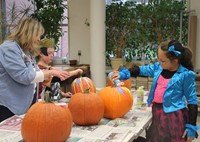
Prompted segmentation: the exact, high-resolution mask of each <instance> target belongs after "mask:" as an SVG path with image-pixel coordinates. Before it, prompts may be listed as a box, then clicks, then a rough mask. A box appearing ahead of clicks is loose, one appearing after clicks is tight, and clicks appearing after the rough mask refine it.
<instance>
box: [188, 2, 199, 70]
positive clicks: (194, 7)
mask: <svg viewBox="0 0 200 142" xmlns="http://www.w3.org/2000/svg"><path fill="white" fill-rule="evenodd" d="M189 2H190V10H195V12H194V14H195V15H196V16H197V38H196V53H194V54H195V55H196V58H195V60H196V65H195V68H196V69H197V70H200V40H199V39H200V2H199V0H189Z"/></svg>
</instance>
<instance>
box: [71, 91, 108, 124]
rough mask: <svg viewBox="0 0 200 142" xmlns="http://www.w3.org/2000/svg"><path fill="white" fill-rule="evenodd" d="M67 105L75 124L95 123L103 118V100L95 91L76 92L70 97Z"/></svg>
mask: <svg viewBox="0 0 200 142" xmlns="http://www.w3.org/2000/svg"><path fill="white" fill-rule="evenodd" d="M68 107H69V110H70V111H71V114H72V118H73V121H74V123H75V124H77V125H82V126H86V125H95V124H98V123H99V121H100V120H101V118H103V114H104V105H103V100H102V99H101V98H100V97H99V95H97V94H96V93H89V92H84V93H76V94H74V95H73V96H72V97H71V99H70V101H69V104H68Z"/></svg>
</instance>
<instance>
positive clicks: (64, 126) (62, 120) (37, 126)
mask: <svg viewBox="0 0 200 142" xmlns="http://www.w3.org/2000/svg"><path fill="white" fill-rule="evenodd" d="M71 128H72V116H71V112H70V111H69V109H68V108H67V106H64V107H63V106H62V107H61V106H56V105H55V104H54V103H46V102H45V101H41V102H37V103H35V104H34V105H33V106H31V108H30V109H29V110H28V111H27V113H26V114H25V116H24V119H23V121H22V125H21V134H22V137H23V139H24V141H26V142H50V141H52V142H61V141H66V140H67V138H68V137H69V135H70V133H71Z"/></svg>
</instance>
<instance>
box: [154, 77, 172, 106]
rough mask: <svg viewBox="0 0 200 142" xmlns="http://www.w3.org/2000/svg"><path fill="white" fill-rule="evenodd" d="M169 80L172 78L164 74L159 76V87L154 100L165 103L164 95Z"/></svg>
mask: <svg viewBox="0 0 200 142" xmlns="http://www.w3.org/2000/svg"><path fill="white" fill-rule="evenodd" d="M169 81H170V78H169V79H166V78H164V77H163V76H162V75H160V76H159V78H158V81H157V87H156V90H155V93H154V99H153V102H155V103H163V95H164V92H165V90H166V87H167V84H168V83H169Z"/></svg>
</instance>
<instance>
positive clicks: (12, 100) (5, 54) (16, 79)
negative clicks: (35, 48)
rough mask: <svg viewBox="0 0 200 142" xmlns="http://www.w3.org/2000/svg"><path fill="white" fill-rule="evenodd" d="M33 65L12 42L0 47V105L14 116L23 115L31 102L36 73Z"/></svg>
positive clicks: (6, 42)
mask: <svg viewBox="0 0 200 142" xmlns="http://www.w3.org/2000/svg"><path fill="white" fill-rule="evenodd" d="M32 64H34V66H35V67H36V70H39V69H38V68H37V64H36V62H35V60H34V62H33V63H31V62H30V60H28V59H27V58H25V57H24V56H23V51H22V49H21V48H20V46H19V45H18V44H17V43H16V42H14V41H5V42H4V43H3V44H1V45H0V105H3V106H5V107H7V108H9V109H10V110H11V111H12V112H13V113H14V114H17V115H20V114H23V113H25V112H26V111H27V110H28V108H29V107H30V105H31V103H32V100H33V96H34V95H33V92H34V89H35V88H34V84H33V83H31V82H32V81H33V80H34V78H35V76H36V72H35V71H34V69H33V66H32Z"/></svg>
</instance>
